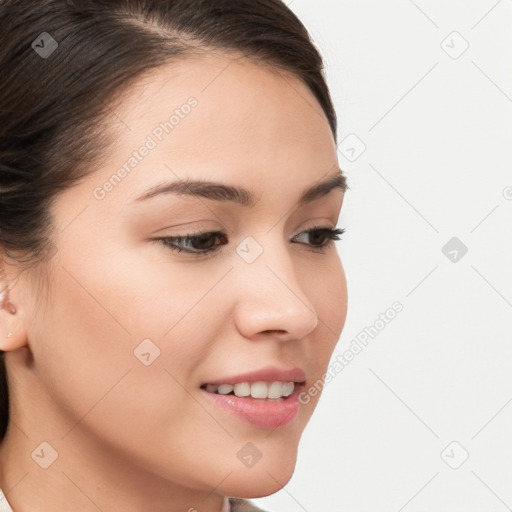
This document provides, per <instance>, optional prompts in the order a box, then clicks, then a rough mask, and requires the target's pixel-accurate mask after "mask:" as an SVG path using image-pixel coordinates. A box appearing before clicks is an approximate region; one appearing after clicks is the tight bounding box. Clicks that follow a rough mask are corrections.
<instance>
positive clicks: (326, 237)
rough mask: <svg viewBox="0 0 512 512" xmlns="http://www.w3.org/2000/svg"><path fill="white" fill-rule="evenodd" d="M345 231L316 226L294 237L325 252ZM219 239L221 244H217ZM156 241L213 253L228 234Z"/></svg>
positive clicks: (183, 249) (175, 248)
mask: <svg viewBox="0 0 512 512" xmlns="http://www.w3.org/2000/svg"><path fill="white" fill-rule="evenodd" d="M343 233H345V229H332V228H323V227H314V228H312V229H309V230H308V231H304V232H302V233H299V234H298V235H295V236H294V237H293V238H292V241H293V242H294V243H301V244H303V245H307V246H309V247H310V249H311V250H313V251H316V252H324V251H325V249H326V248H327V247H328V246H329V245H331V244H332V243H333V242H334V241H335V240H341V239H340V237H339V235H342V234H343ZM303 236H308V237H311V238H312V239H313V242H309V243H308V242H306V243H303V242H296V240H298V239H299V238H301V237H303ZM216 240H219V241H220V244H215V241H216ZM154 241H155V242H157V243H160V244H162V245H163V246H165V247H166V248H168V249H171V250H172V251H176V252H185V253H188V254H194V255H197V256H200V255H205V254H206V255H213V254H214V253H215V252H217V251H218V250H219V247H220V246H221V245H226V244H227V243H228V239H227V235H226V234H225V233H223V232H222V231H212V232H203V233H187V234H185V235H182V236H167V237H162V238H155V239H154Z"/></svg>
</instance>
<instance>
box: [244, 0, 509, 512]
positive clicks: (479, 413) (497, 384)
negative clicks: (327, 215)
mask: <svg viewBox="0 0 512 512" xmlns="http://www.w3.org/2000/svg"><path fill="white" fill-rule="evenodd" d="M288 3H289V5H290V7H291V8H292V9H293V11H294V12H295V13H296V14H297V15H298V16H299V17H300V18H301V20H302V21H303V22H304V24H305V25H306V26H307V28H308V29H309V31H310V33H311V35H312V37H313V39H314V41H315V43H316V44H317V46H318V47H319V49H320V50H321V52H322V53H323V55H324V58H325V60H326V64H327V70H326V72H327V78H328V81H329V85H330V87H331V90H332V96H333V99H334V101H335V106H336V109H337V112H338V116H339V126H340V137H339V140H340V145H339V161H340V165H341V167H342V169H343V170H344V172H345V173H346V174H347V176H348V179H349V185H350V187H351V190H349V191H348V192H347V195H346V199H345V203H344V206H343V210H342V214H341V217H340V222H339V225H338V226H339V227H345V228H346V229H347V232H346V234H345V235H344V236H343V240H342V241H341V242H337V244H338V250H339V252H340V256H341V259H342V262H343V265H344V268H345V272H346V274H347V280H348V292H349V309H348V316H347V321H346V324H345V327H344V330H343V333H342V335H341V339H340V341H339V343H338V346H337V348H336V351H335V353H334V356H333V361H334V359H335V357H336V356H337V355H338V354H341V353H343V352H344V351H345V350H347V349H348V348H349V346H350V345H351V342H352V340H354V338H355V337H356V336H357V335H359V334H360V333H361V332H363V331H364V329H365V328H366V327H369V326H371V325H373V324H374V323H375V321H376V320H377V319H378V318H379V314H380V313H383V312H385V311H386V310H387V309H388V308H389V307H390V306H391V304H392V303H393V302H395V301H399V302H400V303H401V304H402V305H403V307H404V309H403V311H402V312H401V313H399V314H398V315H397V316H396V318H395V319H394V320H392V321H391V322H390V323H388V324H387V325H386V326H385V328H383V329H381V330H380V331H379V333H378V335H377V336H375V337H374V338H372V339H371V340H370V341H369V343H368V345H367V347H366V348H365V349H364V350H362V351H361V352H359V353H358V354H357V355H356V356H354V359H353V360H352V361H351V362H350V364H349V365H348V366H346V367H345V368H344V369H343V371H341V372H338V374H337V375H336V377H335V378H334V379H333V380H332V381H331V382H330V383H329V384H327V385H326V387H325V389H324V394H323V395H322V397H321V399H320V402H319V404H318V407H317V410H316V412H315V415H314V416H313V418H312V420H311V422H310V423H309V424H308V426H307V428H306V431H305V432H304V436H303V438H302V441H301V445H300V448H299V458H298V463H297V467H296V471H295V473H294V475H293V477H292V479H291V480H290V482H289V484H288V485H287V486H286V487H285V488H284V489H283V490H282V491H280V492H278V493H276V494H274V495H272V496H269V497H266V498H261V499H256V500H253V501H254V502H255V503H256V504H258V505H259V506H261V507H262V508H266V509H267V510H270V511H272V512H303V511H307V512H349V511H350V512H356V511H364V512H371V511H379V512H381V511H386V512H387V511H391V512H395V511H396V512H401V511H404V512H407V511H416V512H418V511H429V512H434V511H440V512H441V511H442V512H446V511H450V512H457V511H461V512H473V511H482V512H504V511H506V510H512V508H511V507H512V485H511V482H512V371H511V370H512V345H511V341H512V328H511V319H512V165H511V163H512V1H511V0H500V1H497V0H479V1H475V0H472V1H468V0H466V1H464V2H460V1H453V0H437V1H433V0H431V1H426V0H415V1H412V0H384V1H376V0H373V1H370V0H315V1H313V0H293V1H291V2H290V0H288ZM454 31H455V32H457V33H458V34H459V35H457V34H453V32H454ZM466 45H469V47H468V48H467V50H466V51H464V53H462V54H460V53H461V52H462V50H464V48H465V46H466ZM459 54H460V55H459ZM350 134H355V136H357V137H358V139H360V140H361V141H362V142H363V143H364V145H365V146H366V150H365V151H364V152H363V153H362V154H360V155H359V156H358V152H359V150H358V146H357V144H360V143H359V142H357V144H356V143H355V142H354V141H357V139H354V138H353V136H351V137H352V138H349V139H345V138H346V137H348V136H349V135H350ZM344 139H345V142H343V141H344ZM361 147H362V146H361ZM356 157H357V159H355V158H356ZM354 159H355V160H354ZM350 160H354V161H350ZM453 237H457V238H458V239H459V240H460V241H461V242H462V243H463V244H464V245H465V246H466V247H467V248H468V252H467V254H465V255H463V256H462V257H461V254H462V253H461V251H460V250H458V249H457V248H455V250H456V251H457V253H453V252H452V255H451V256H450V257H452V258H456V259H457V261H456V262H454V261H451V260H450V259H449V258H448V257H447V256H445V254H444V253H443V252H442V248H443V247H444V246H445V244H446V243H447V242H448V241H449V240H450V239H452V238H453ZM457 243H459V242H457ZM450 250H453V249H450ZM466 457H468V458H467V460H465V458H466Z"/></svg>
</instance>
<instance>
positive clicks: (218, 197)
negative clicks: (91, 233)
mask: <svg viewBox="0 0 512 512" xmlns="http://www.w3.org/2000/svg"><path fill="white" fill-rule="evenodd" d="M348 188H349V186H348V184H347V178H346V176H345V175H344V174H343V172H342V171H341V169H338V172H337V173H336V174H334V175H332V176H330V177H329V178H327V179H326V180H324V181H322V182H320V183H316V184H315V185H313V186H311V187H308V188H306V189H305V190H304V191H303V192H302V194H301V195H300V197H299V200H298V205H299V206H304V205H306V204H308V203H311V202H312V201H314V200H315V199H319V198H321V197H324V196H326V195H327V194H329V192H331V190H334V189H341V190H342V191H343V193H345V192H346V191H347V189H348ZM172 193H174V194H178V195H187V196H195V197H204V198H206V199H211V200H213V201H224V202H231V203H235V204H238V205H241V206H245V207H251V206H254V205H255V204H256V197H255V196H254V194H253V193H252V192H251V191H250V190H247V189H245V188H243V187H237V186H234V185H226V184H224V183H218V182H214V181H204V180H190V179H185V180H181V181H174V182H170V183H160V184H159V185H156V186H154V187H152V188H150V189H149V190H147V191H146V192H144V193H143V194H142V195H141V196H139V197H137V199H136V200H135V202H139V201H145V200H147V199H151V198H153V197H156V196H158V195H161V194H172Z"/></svg>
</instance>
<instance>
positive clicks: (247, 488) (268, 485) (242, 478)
mask: <svg viewBox="0 0 512 512" xmlns="http://www.w3.org/2000/svg"><path fill="white" fill-rule="evenodd" d="M296 461H297V459H296V453H294V454H290V455H289V456H287V457H286V458H285V459H279V460H272V459H271V460H269V461H267V463H266V464H265V463H264V462H263V459H262V460H260V461H259V462H258V463H257V464H256V465H254V466H253V467H252V468H246V469H240V470H236V471H234V472H233V473H232V474H231V475H230V477H229V478H228V479H226V482H225V484H226V486H225V488H224V490H223V492H224V493H225V494H226V495H228V496H233V497H237V498H263V497H265V496H269V495H271V494H274V493H276V492H277V491H280V490H281V489H282V488H283V487H284V486H285V485H286V484H287V483H288V482H289V481H290V479H291V477H292V475H293V472H294V471H295V465H296Z"/></svg>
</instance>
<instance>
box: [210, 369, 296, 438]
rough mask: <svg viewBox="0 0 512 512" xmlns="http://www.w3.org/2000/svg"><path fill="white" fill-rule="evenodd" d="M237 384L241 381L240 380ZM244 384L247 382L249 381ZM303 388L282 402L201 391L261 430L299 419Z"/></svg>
mask: <svg viewBox="0 0 512 512" xmlns="http://www.w3.org/2000/svg"><path fill="white" fill-rule="evenodd" d="M246 377H247V375H246V376H244V378H246ZM260 380H264V379H260ZM274 380H280V379H274ZM290 381H291V380H286V382H290ZM236 382H241V381H239V380H238V381H236ZM243 382H247V380H245V381H243ZM223 383H226V384H231V382H226V381H223ZM212 384H213V383H212ZM301 388H302V386H295V390H294V391H293V393H292V394H291V395H289V396H287V397H283V399H282V400H281V401H280V402H278V401H272V400H269V399H266V398H251V397H238V396H236V395H218V394H216V393H209V392H208V391H206V390H204V389H201V390H200V391H201V392H202V393H205V395H206V397H207V398H208V399H209V400H212V401H213V403H215V404H216V405H218V406H219V407H221V408H223V409H224V410H227V411H229V412H230V413H232V414H235V415H237V416H238V417H240V418H242V419H244V420H246V421H248V422H249V423H252V424H253V425H256V426H258V427H261V428H266V429H276V428H278V427H283V426H285V425H288V424H289V423H291V422H292V421H293V420H294V419H295V418H296V417H297V414H298V412H299V409H300V402H299V394H300V393H301Z"/></svg>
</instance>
